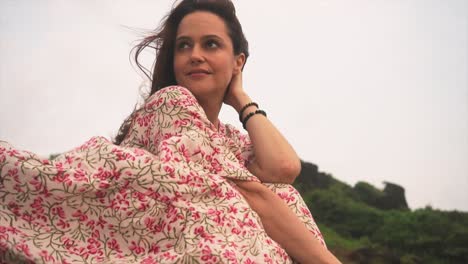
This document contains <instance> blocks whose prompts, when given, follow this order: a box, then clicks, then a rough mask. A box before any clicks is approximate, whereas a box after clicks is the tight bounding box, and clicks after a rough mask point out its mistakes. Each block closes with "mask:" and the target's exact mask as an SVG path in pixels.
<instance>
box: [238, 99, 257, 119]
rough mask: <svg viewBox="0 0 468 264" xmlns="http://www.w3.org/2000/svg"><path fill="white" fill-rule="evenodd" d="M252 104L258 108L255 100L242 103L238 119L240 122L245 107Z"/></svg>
mask: <svg viewBox="0 0 468 264" xmlns="http://www.w3.org/2000/svg"><path fill="white" fill-rule="evenodd" d="M252 105H255V106H256V107H257V108H258V104H257V103H255V102H250V103H248V104H246V105H244V106H243V107H242V108H241V110H240V111H239V121H241V122H242V114H243V113H244V111H245V109H247V107H249V106H252Z"/></svg>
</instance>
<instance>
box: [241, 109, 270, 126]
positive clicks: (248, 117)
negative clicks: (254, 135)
mask: <svg viewBox="0 0 468 264" xmlns="http://www.w3.org/2000/svg"><path fill="white" fill-rule="evenodd" d="M256 114H262V115H264V116H265V117H266V116H267V114H266V112H265V111H263V110H260V109H258V110H256V111H255V112H250V113H249V114H248V115H246V116H245V118H244V120H243V121H242V127H243V128H244V129H247V127H246V125H247V121H249V119H250V118H251V117H252V116H254V115H256Z"/></svg>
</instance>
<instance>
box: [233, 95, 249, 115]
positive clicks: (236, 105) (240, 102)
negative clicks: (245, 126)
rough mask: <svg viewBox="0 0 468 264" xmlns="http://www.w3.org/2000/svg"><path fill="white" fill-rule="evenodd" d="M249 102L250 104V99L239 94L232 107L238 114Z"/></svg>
mask: <svg viewBox="0 0 468 264" xmlns="http://www.w3.org/2000/svg"><path fill="white" fill-rule="evenodd" d="M250 102H252V99H250V97H249V96H248V95H247V94H246V93H241V94H239V95H238V96H236V99H235V100H234V103H233V105H232V107H234V109H235V110H236V111H237V113H239V111H240V110H241V109H242V107H243V106H244V105H246V104H248V103H250Z"/></svg>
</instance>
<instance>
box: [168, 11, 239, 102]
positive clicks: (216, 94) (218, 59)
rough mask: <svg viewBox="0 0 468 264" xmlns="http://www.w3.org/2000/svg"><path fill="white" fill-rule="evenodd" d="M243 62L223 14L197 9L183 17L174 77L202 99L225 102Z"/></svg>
mask: <svg viewBox="0 0 468 264" xmlns="http://www.w3.org/2000/svg"><path fill="white" fill-rule="evenodd" d="M243 63H244V55H243V54H241V55H234V51H233V46H232V41H231V39H230V37H229V35H228V30H227V27H226V25H225V23H224V21H223V20H222V19H221V18H220V17H218V16H217V15H215V14H213V13H210V12H205V11H196V12H193V13H191V14H188V15H186V16H185V17H184V18H183V19H182V21H181V22H180V24H179V28H178V29H177V34H176V42H175V47H174V73H175V78H176V81H177V84H178V85H180V86H184V87H186V88H187V89H189V90H190V91H191V92H192V93H193V94H194V95H195V97H196V98H197V99H198V100H199V101H201V102H206V101H207V100H216V101H217V103H220V102H222V100H223V97H224V94H225V92H226V89H227V87H228V85H229V83H230V81H231V79H232V76H233V73H238V72H239V71H240V70H241V69H242V64H243Z"/></svg>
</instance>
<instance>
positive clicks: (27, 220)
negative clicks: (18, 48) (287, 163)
mask: <svg viewBox="0 0 468 264" xmlns="http://www.w3.org/2000/svg"><path fill="white" fill-rule="evenodd" d="M132 120H133V121H132V124H131V128H130V132H129V134H128V135H127V137H126V138H125V140H124V141H123V142H122V144H121V145H119V146H117V145H114V144H112V142H110V141H108V140H107V139H105V138H103V137H94V138H91V139H90V140H89V141H87V142H86V143H85V144H83V145H82V146H80V147H78V148H76V149H74V150H71V151H69V152H66V153H63V154H61V155H60V156H58V157H56V158H55V159H53V160H48V159H42V158H40V157H39V156H37V155H35V154H34V153H31V152H28V151H23V150H18V149H15V148H14V147H13V146H11V145H10V144H8V143H7V142H0V203H1V205H0V262H3V263H22V262H24V263H103V262H104V263H134V262H138V263H291V262H292V260H291V258H290V257H289V256H288V255H287V253H286V252H285V251H284V249H283V248H282V247H281V246H280V245H279V244H277V243H276V242H275V241H273V240H272V239H271V238H270V237H269V236H268V235H267V233H266V232H265V230H264V229H263V227H262V223H261V221H260V218H259V216H258V215H257V213H256V212H255V211H253V210H252V209H251V208H250V207H249V205H248V203H247V202H246V200H245V199H244V198H243V196H242V195H241V194H240V193H239V192H238V191H237V190H236V188H235V186H234V183H233V182H232V181H231V179H235V180H245V181H257V182H258V181H259V180H258V178H257V177H255V176H254V175H252V174H251V173H250V172H249V171H248V170H247V168H246V165H247V164H248V163H249V162H252V160H254V159H255V157H254V155H253V146H252V144H251V142H250V140H249V137H248V135H245V134H241V133H240V132H239V131H238V130H237V129H236V128H234V127H233V126H230V125H224V124H220V126H219V128H215V127H214V125H213V124H212V123H211V122H210V121H209V120H208V118H207V117H206V115H205V112H204V111H203V109H202V108H201V106H200V105H199V104H198V102H197V100H196V99H195V97H194V96H193V95H192V94H191V93H190V92H189V91H188V90H187V89H185V88H183V87H180V86H170V87H166V88H164V89H161V90H160V91H158V92H156V93H155V94H154V95H152V96H151V97H150V98H149V99H148V100H147V101H146V103H145V105H144V106H143V107H142V108H141V109H140V110H139V111H137V112H136V113H135V114H134V116H133V119H132ZM265 185H267V186H268V187H269V188H270V189H271V190H273V191H274V192H275V193H277V194H278V195H279V197H281V198H282V199H283V200H284V201H285V202H286V203H287V204H288V205H289V207H290V208H291V210H293V212H295V213H296V214H297V215H298V217H299V218H300V219H301V220H302V221H303V222H304V223H305V224H306V226H307V227H308V229H309V230H310V232H311V235H312V236H314V237H316V238H317V239H318V240H319V241H320V242H321V243H322V244H323V245H324V246H325V243H324V241H323V239H322V236H321V234H320V231H319V229H318V228H317V226H316V224H315V222H314V220H313V218H312V215H311V214H310V212H309V210H308V209H307V206H306V205H305V203H304V201H303V200H302V198H301V197H300V195H299V193H298V192H297V191H296V190H295V189H294V188H293V187H292V186H291V185H287V184H265Z"/></svg>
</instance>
